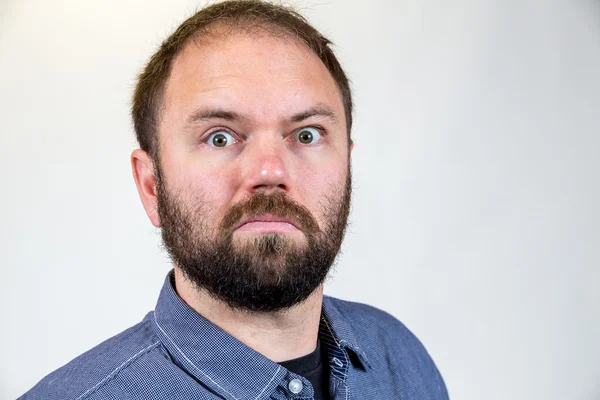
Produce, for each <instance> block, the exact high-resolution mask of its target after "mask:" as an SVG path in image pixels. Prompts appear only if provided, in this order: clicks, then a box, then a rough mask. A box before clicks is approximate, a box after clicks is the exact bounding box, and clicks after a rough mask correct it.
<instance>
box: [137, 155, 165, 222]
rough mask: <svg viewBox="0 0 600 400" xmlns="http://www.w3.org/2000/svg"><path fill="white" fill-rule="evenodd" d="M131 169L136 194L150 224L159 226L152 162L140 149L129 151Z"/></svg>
mask: <svg viewBox="0 0 600 400" xmlns="http://www.w3.org/2000/svg"><path fill="white" fill-rule="evenodd" d="M131 169H132V172H133V179H134V180H135V184H136V186H137V190H138V194H139V195H140V199H141V200H142V204H143V206H144V209H145V210H146V214H147V215H148V218H150V222H152V225H154V226H155V227H157V228H159V227H160V218H159V216H158V211H157V208H158V197H157V195H156V176H154V163H153V162H152V160H151V159H150V157H149V156H148V153H146V152H145V151H144V150H142V149H136V150H134V151H133V153H131Z"/></svg>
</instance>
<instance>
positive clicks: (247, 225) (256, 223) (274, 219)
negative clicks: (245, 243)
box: [235, 214, 300, 233]
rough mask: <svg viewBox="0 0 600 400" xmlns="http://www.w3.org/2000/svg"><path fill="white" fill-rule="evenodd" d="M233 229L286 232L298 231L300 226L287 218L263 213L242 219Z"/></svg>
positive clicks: (257, 231)
mask: <svg viewBox="0 0 600 400" xmlns="http://www.w3.org/2000/svg"><path fill="white" fill-rule="evenodd" d="M235 230H236V231H237V232H252V233H286V232H297V231H300V226H299V225H298V224H297V223H296V222H295V221H293V220H291V219H289V218H284V217H279V216H277V215H271V214H264V215H257V216H254V217H251V218H247V219H244V220H242V222H240V224H239V225H238V226H237V227H236V229H235Z"/></svg>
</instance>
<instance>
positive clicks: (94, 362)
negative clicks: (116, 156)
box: [20, 271, 448, 400]
mask: <svg viewBox="0 0 600 400" xmlns="http://www.w3.org/2000/svg"><path fill="white" fill-rule="evenodd" d="M319 337H320V339H321V344H322V345H323V346H325V348H326V351H327V357H328V361H329V366H330V368H329V371H330V379H329V380H330V393H331V398H332V399H334V400H349V399H356V400H365V399H367V400H370V399H400V400H447V399H448V393H447V391H446V387H445V385H444V382H443V380H442V377H441V376H440V373H439V372H438V369H437V368H436V366H435V364H434V363H433V361H432V359H431V358H430V356H429V354H428V353H427V351H426V350H425V348H424V347H423V345H422V344H421V343H420V342H419V340H418V339H417V338H416V337H415V336H414V335H413V334H412V333H411V332H410V331H409V330H408V329H407V328H406V327H405V326H404V325H403V324H402V323H401V322H399V321H398V320H397V319H396V318H394V317H392V316H391V315H389V314H387V313H385V312H383V311H381V310H378V309H376V308H373V307H370V306H367V305H364V304H359V303H352V302H347V301H342V300H338V299H334V298H332V297H328V296H325V297H324V299H323V309H322V316H321V323H320V330H319ZM312 398H313V388H312V386H311V384H310V382H309V381H308V380H307V379H305V378H303V377H302V376H300V375H297V374H294V373H292V372H290V371H288V370H287V369H286V368H284V367H282V366H280V365H279V364H277V363H275V362H273V361H271V360H270V359H268V358H266V357H264V356H263V355H262V354H260V353H258V352H256V351H255V350H253V349H251V348H250V347H248V346H246V345H245V344H243V343H242V342H240V341H239V340H237V339H236V338H234V337H233V336H231V335H229V334H227V333H226V332H225V331H223V330H221V329H220V328H218V327H217V326H216V325H214V324H212V323H211V322H210V321H208V320H207V319H205V318H203V317H202V316H201V315H199V314H198V313H197V312H195V311H194V310H193V309H192V308H190V307H189V306H188V305H187V304H186V303H185V302H184V301H183V300H181V298H180V297H179V296H178V295H177V293H176V292H175V289H174V282H173V271H171V272H170V273H169V275H168V276H167V279H166V280H165V284H164V286H163V288H162V290H161V293H160V296H159V299H158V303H157V305H156V308H155V310H154V311H153V312H150V313H148V314H147V315H146V317H145V318H144V319H143V320H142V322H140V323H139V324H137V325H135V326H133V327H131V328H129V329H127V330H125V331H124V332H122V333H120V334H118V335H116V336H114V337H112V338H110V339H108V340H107V341H105V342H103V343H101V344H99V345H98V346H96V347H94V348H93V349H91V350H90V351H88V352H86V353H84V354H82V355H81V356H79V357H77V358H76V359H74V360H73V361H71V362H70V363H68V364H67V365H65V366H63V367H62V368H59V369H58V370H56V371H54V372H53V373H51V374H50V375H48V376H47V377H45V378H44V379H42V380H41V381H40V382H39V383H38V384H37V385H36V386H35V387H34V388H33V389H31V390H30V391H29V392H27V393H25V394H24V395H23V396H22V397H21V398H20V399H27V400H32V399H40V400H41V399H43V400H59V399H60V400H116V399H119V400H121V399H129V400H137V399H149V400H163V399H177V400H191V399H194V400H209V399H210V400H215V399H227V400H242V399H244V400H246V399H251V400H263V399H264V400H267V399H269V400H283V399H303V400H308V399H312Z"/></svg>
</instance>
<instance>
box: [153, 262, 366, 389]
mask: <svg viewBox="0 0 600 400" xmlns="http://www.w3.org/2000/svg"><path fill="white" fill-rule="evenodd" d="M153 319H154V329H155V332H156V334H157V335H158V336H159V338H160V340H161V342H162V344H163V345H164V346H165V347H166V348H167V350H168V351H169V353H170V355H171V357H172V358H173V360H174V362H175V363H176V364H178V365H179V366H180V367H182V368H183V369H185V370H186V371H187V372H188V373H189V374H191V375H193V376H194V377H195V378H196V379H198V380H199V381H200V382H202V383H203V384H205V385H206V386H208V387H209V388H210V389H211V390H213V391H215V392H217V393H219V394H220V395H222V396H223V397H225V398H228V399H242V398H256V399H259V398H262V397H263V395H266V397H268V395H269V394H270V393H272V392H273V391H277V390H282V389H283V390H285V389H284V388H285V386H286V383H285V381H286V379H287V378H289V371H287V370H286V369H285V368H283V367H282V366H280V365H279V364H277V363H275V362H273V361H271V360H269V359H268V358H266V357H265V356H263V355H262V354H260V353H258V352H257V351H255V350H253V349H251V348H250V347H248V346H246V345H245V344H244V343H242V342H240V341H239V340H237V339H236V338H234V337H233V336H231V335H229V334H228V333H226V332H225V331H223V330H222V329H220V328H219V327H217V326H216V325H214V324H213V323H211V322H210V321H208V320H207V319H206V318H204V317H202V316H201V315H200V314H198V313H197V312H196V311H194V310H193V309H192V308H191V307H189V306H188V305H187V304H186V303H185V302H184V301H183V300H182V299H181V298H180V297H179V296H178V295H177V293H176V291H175V288H174V274H173V270H171V272H169V274H168V275H167V277H166V279H165V283H164V285H163V288H162V290H161V293H160V296H159V298H158V303H157V305H156V308H155V311H154V318H153ZM320 337H321V340H322V342H323V344H324V345H325V346H326V347H327V350H328V354H329V361H330V365H331V370H332V374H334V375H335V376H337V377H338V378H340V379H342V380H344V381H345V380H346V377H347V372H348V368H349V366H350V364H351V362H350V357H349V354H348V350H350V351H352V352H354V353H355V354H356V355H357V356H358V359H359V360H360V362H362V363H363V364H365V365H367V366H368V361H367V359H366V355H365V354H364V352H363V351H362V350H361V348H360V347H359V346H358V344H357V342H356V340H355V337H354V335H353V333H352V330H351V328H350V325H349V324H348V323H347V322H346V321H344V320H343V318H342V315H341V314H340V312H339V310H338V309H337V308H336V307H335V304H334V302H333V301H332V300H331V298H328V297H326V296H325V298H324V301H323V313H322V316H321V326H320Z"/></svg>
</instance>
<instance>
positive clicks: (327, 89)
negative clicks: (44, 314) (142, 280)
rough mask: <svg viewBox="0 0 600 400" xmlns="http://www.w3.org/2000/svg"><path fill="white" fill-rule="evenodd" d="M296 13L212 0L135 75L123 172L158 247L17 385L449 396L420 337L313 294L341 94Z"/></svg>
mask: <svg viewBox="0 0 600 400" xmlns="http://www.w3.org/2000/svg"><path fill="white" fill-rule="evenodd" d="M329 45H330V42H329V41H328V40H327V39H326V38H324V37H323V36H322V35H321V34H320V33H319V32H317V31H316V30H315V29H314V28H312V27H311V26H310V25H309V24H308V23H307V22H306V21H305V20H304V19H303V18H302V17H301V16H299V15H298V14H296V13H295V12H293V11H291V10H289V9H287V8H284V7H281V6H277V5H272V4H269V3H264V2H260V1H231V2H223V3H218V4H214V5H212V6H210V7H207V8H205V9H203V10H201V11H199V12H198V13H196V14H195V15H194V16H192V17H191V18H189V19H188V20H186V21H185V22H184V23H183V24H182V25H181V26H180V27H179V28H178V29H177V30H176V31H175V32H174V33H173V34H172V35H171V36H170V37H169V38H168V39H167V40H166V41H165V42H164V43H163V44H162V46H161V47H160V49H159V50H158V51H157V52H156V54H154V55H153V56H152V58H151V59H150V61H149V63H148V65H147V66H146V68H145V69H144V71H143V73H142V74H141V75H140V77H139V81H138V84H137V87H136V90H135V94H134V98H133V107H132V114H133V120H134V126H135V131H136V135H137V139H138V141H139V144H140V147H141V148H140V149H137V150H135V151H134V152H133V153H132V155H131V163H132V170H133V176H134V179H135V182H136V185H137V188H138V192H139V195H140V198H141V200H142V203H143V206H144V209H145V210H146V213H147V215H148V217H149V218H150V221H151V222H152V224H153V225H154V226H156V227H160V228H161V232H162V238H163V242H164V245H165V248H166V249H167V251H168V253H169V255H170V257H171V259H172V261H173V267H174V268H173V271H171V273H170V274H169V275H168V276H167V278H166V280H165V283H164V286H163V289H162V291H161V293H160V296H159V299H158V303H157V305H156V308H155V310H154V311H153V312H151V313H149V314H148V315H147V316H146V317H145V318H144V319H143V321H142V322H141V323H139V324H137V325H135V326H134V327H132V328H130V329H128V330H126V331H124V332H122V333H121V334H119V335H117V336H115V337H113V338H111V339H109V340H107V341H106V342H104V343H102V344H100V345H99V346H97V347H95V348H94V349H92V350H90V351H88V352H87V353H85V354H83V355H81V356H80V357H78V358H76V359H75V360H73V361H71V362H70V363H69V364H67V365H66V366H64V367H62V368H60V369H59V370H57V371H55V372H53V373H52V374H50V375H49V376H47V377H46V378H44V379H43V380H42V381H41V382H40V383H39V384H38V385H36V386H35V387H34V388H33V389H32V390H31V391H29V392H28V393H26V394H25V395H24V396H23V397H22V398H23V399H77V400H83V399H86V400H91V399H94V400H96V399H98V400H99V399H231V400H233V399H257V400H258V399H336V400H338V399H406V400H408V399H411V400H438V399H439V400H441V399H447V398H448V394H447V392H446V388H445V385H444V382H443V380H442V378H441V376H440V374H439V372H438V370H437V368H436V367H435V365H434V363H433V361H432V360H431V358H430V357H429V355H428V354H427V352H426V350H425V349H424V348H423V346H422V345H421V343H420V342H419V341H418V340H417V339H416V338H415V337H414V336H413V335H412V334H411V333H410V332H409V331H408V330H407V329H406V328H405V327H404V326H403V325H402V324H401V323H400V322H399V321H397V320H396V319H395V318H393V317H392V316H390V315H388V314H386V313H384V312H383V311H380V310H377V309H375V308H372V307H369V306H366V305H362V304H357V303H350V302H345V301H341V300H337V299H333V298H330V297H327V296H324V295H323V282H324V280H325V277H326V275H327V273H328V271H329V269H330V267H331V265H332V263H333V262H334V260H335V258H336V256H337V254H338V252H339V249H340V246H341V243H342V239H343V236H344V231H345V228H346V223H347V218H348V213H349V205H350V192H351V173H350V153H351V150H352V147H353V143H352V140H351V136H350V132H351V125H352V100H351V94H350V89H349V84H348V80H347V78H346V76H345V74H344V72H343V70H342V68H341V66H340V65H339V63H338V61H337V59H336V58H335V56H334V54H333V53H332V51H331V49H330V47H329Z"/></svg>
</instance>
